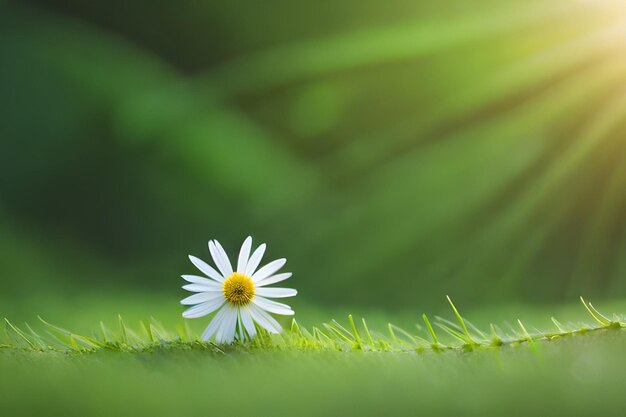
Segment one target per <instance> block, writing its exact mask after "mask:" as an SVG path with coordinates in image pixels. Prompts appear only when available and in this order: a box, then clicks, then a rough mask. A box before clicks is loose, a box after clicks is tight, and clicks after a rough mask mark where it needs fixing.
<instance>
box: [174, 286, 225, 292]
mask: <svg viewBox="0 0 626 417" xmlns="http://www.w3.org/2000/svg"><path fill="white" fill-rule="evenodd" d="M183 290H187V291H191V292H216V291H222V287H221V286H220V285H218V286H217V287H215V286H212V285H206V284H187V285H183Z"/></svg>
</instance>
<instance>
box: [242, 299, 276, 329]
mask: <svg viewBox="0 0 626 417" xmlns="http://www.w3.org/2000/svg"><path fill="white" fill-rule="evenodd" d="M248 308H249V309H250V314H252V318H253V319H254V321H256V322H257V323H259V324H260V325H261V327H263V328H264V329H265V330H267V331H268V332H270V333H280V331H281V330H282V329H283V328H282V327H280V324H278V322H277V321H276V320H275V319H274V318H273V317H272V316H270V315H269V314H267V313H266V312H265V311H263V310H262V309H261V308H259V307H257V306H255V305H254V304H250V305H248Z"/></svg>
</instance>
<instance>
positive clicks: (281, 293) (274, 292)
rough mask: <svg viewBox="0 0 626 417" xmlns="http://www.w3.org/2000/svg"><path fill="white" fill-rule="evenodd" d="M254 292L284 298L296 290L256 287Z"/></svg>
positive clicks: (264, 295) (295, 292)
mask: <svg viewBox="0 0 626 417" xmlns="http://www.w3.org/2000/svg"><path fill="white" fill-rule="evenodd" d="M256 293H257V295H260V296H262V297H269V298H285V297H293V296H294V295H296V294H298V291H296V290H294V289H291V288H257V289H256ZM192 297H193V296H192Z"/></svg>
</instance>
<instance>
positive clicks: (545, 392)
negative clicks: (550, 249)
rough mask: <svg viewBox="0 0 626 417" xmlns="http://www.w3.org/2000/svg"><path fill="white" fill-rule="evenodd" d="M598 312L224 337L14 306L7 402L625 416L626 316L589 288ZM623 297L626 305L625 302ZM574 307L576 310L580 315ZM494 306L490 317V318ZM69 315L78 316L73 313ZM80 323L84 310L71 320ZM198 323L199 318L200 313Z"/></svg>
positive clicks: (108, 411) (39, 411) (37, 406)
mask: <svg viewBox="0 0 626 417" xmlns="http://www.w3.org/2000/svg"><path fill="white" fill-rule="evenodd" d="M581 301H582V304H583V306H584V308H579V310H582V311H584V312H585V314H586V317H587V318H588V323H583V324H581V323H578V322H565V321H563V322H562V321H559V320H557V319H555V318H554V317H553V318H552V320H551V322H552V327H553V328H552V329H551V330H547V331H538V330H535V329H534V328H533V327H532V326H530V325H529V324H528V322H526V321H525V322H522V321H520V320H518V321H517V322H516V324H515V325H511V326H497V325H495V324H487V325H485V323H488V322H489V320H491V321H494V319H495V317H494V314H493V313H488V314H484V313H483V314H482V315H483V317H482V318H480V315H481V314H478V316H479V321H480V323H481V324H480V327H483V329H482V330H481V329H479V327H478V326H476V325H474V324H472V323H471V322H469V321H468V320H467V319H466V318H464V317H463V315H462V314H461V312H460V310H459V309H458V308H457V306H456V305H455V304H454V303H453V302H452V300H450V299H448V302H449V307H450V309H451V317H452V320H448V319H445V318H443V317H440V316H431V317H429V316H427V315H423V316H422V322H421V323H420V324H419V325H416V326H415V327H408V326H404V327H400V326H397V325H394V324H391V323H388V324H387V325H386V326H380V322H379V321H378V320H373V321H375V322H377V323H378V324H377V327H378V328H377V329H374V328H373V327H372V326H370V325H368V323H367V322H366V320H364V319H361V320H355V319H354V317H353V316H352V315H350V316H348V319H347V320H345V321H343V322H341V323H340V322H338V321H335V320H332V321H330V322H328V323H324V324H322V325H320V326H313V325H310V326H304V325H300V324H299V323H298V322H297V321H295V320H294V321H292V324H291V327H290V328H288V329H286V331H285V332H284V333H282V334H281V335H270V334H267V333H265V332H262V331H261V332H260V334H259V336H258V337H256V338H254V339H253V340H249V341H245V342H237V343H235V344H233V345H216V344H213V343H210V342H204V341H201V340H199V338H198V336H197V335H198V334H199V332H197V331H195V330H192V328H194V326H188V325H187V323H189V321H185V322H183V323H184V324H182V325H175V324H173V325H169V324H168V325H167V326H164V325H163V324H161V323H159V322H158V321H157V320H154V319H152V320H150V321H143V322H141V323H140V325H139V326H136V327H134V326H129V325H128V323H126V321H124V319H122V317H121V316H119V317H118V320H117V323H116V325H115V326H111V325H106V324H104V323H101V324H100V326H98V328H97V329H96V331H94V332H93V333H92V334H89V335H87V334H86V333H85V334H82V333H81V334H79V333H75V332H71V331H68V330H66V329H64V328H61V327H59V326H56V325H54V324H51V323H49V322H47V321H46V320H44V319H40V322H39V323H38V325H37V326H30V325H28V324H24V325H20V326H18V325H16V324H14V323H13V322H11V321H9V320H6V319H5V324H6V330H7V331H6V340H5V341H4V342H0V343H2V348H0V369H1V370H2V372H0V410H2V413H3V414H6V415H43V414H45V415H51V416H54V415H59V416H60V415H68V414H69V415H73V414H75V413H76V412H77V410H80V413H81V414H85V415H92V416H111V415H133V416H137V415H157V416H161V415H162V416H172V415H186V414H196V413H202V414H206V413H211V414H212V415H219V416H241V415H255V416H256V415H258V416H265V415H267V416H283V415H284V416H292V415H294V413H297V415H299V416H317V415H337V414H341V415H359V416H379V415H422V414H424V415H429V416H439V415H468V416H473V415H476V416H492V415H493V416H501V415H508V416H517V415H520V416H522V415H523V416H526V415H532V414H536V415H568V416H578V415H580V416H586V415H592V414H601V415H606V416H613V415H615V416H619V415H621V414H620V413H621V412H622V410H623V405H624V402H623V399H622V398H623V397H622V393H621V390H622V387H623V385H624V375H626V360H624V359H623V351H624V348H626V333H625V332H623V331H622V330H623V328H624V327H625V326H626V322H625V320H624V317H623V316H617V315H614V316H612V317H608V316H607V315H605V314H603V313H601V312H599V311H598V310H597V309H596V308H594V306H593V305H591V303H589V302H587V301H586V300H583V299H582V298H581ZM618 308H620V307H618ZM573 313H574V312H570V313H568V314H567V315H568V316H570V317H577V316H575V314H573ZM484 316H486V317H487V318H488V319H487V320H485V318H484ZM68 319H69V317H68ZM69 321H70V322H71V320H69ZM192 324H193V323H192Z"/></svg>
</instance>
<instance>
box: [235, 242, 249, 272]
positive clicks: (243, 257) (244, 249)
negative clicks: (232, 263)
mask: <svg viewBox="0 0 626 417" xmlns="http://www.w3.org/2000/svg"><path fill="white" fill-rule="evenodd" d="M250 248H252V236H248V237H247V238H246V240H244V241H243V245H241V250H240V251H239V259H238V260H237V272H239V273H240V274H245V273H246V266H247V265H248V258H250Z"/></svg>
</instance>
